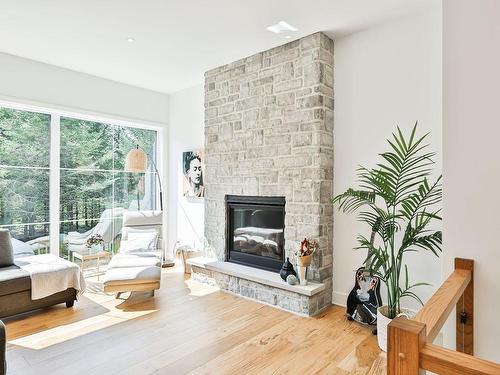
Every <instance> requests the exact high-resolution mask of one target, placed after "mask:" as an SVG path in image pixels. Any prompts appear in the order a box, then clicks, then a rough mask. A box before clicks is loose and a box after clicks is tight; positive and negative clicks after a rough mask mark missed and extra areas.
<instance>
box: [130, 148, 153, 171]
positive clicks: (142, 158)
mask: <svg viewBox="0 0 500 375" xmlns="http://www.w3.org/2000/svg"><path fill="white" fill-rule="evenodd" d="M147 164H148V157H147V155H146V153H145V152H144V151H142V150H141V149H140V148H134V149H132V150H130V151H129V153H128V154H127V157H126V158H125V172H133V173H144V172H146V169H147Z"/></svg>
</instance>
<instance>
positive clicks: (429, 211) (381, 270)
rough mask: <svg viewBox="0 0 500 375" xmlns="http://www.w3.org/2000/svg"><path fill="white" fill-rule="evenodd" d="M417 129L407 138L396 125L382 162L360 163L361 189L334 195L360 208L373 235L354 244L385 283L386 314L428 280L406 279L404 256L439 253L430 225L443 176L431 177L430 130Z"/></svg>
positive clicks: (344, 206) (349, 209)
mask: <svg viewBox="0 0 500 375" xmlns="http://www.w3.org/2000/svg"><path fill="white" fill-rule="evenodd" d="M416 132H417V124H415V126H414V127H413V129H412V131H411V133H410V135H409V136H408V137H405V136H404V135H403V133H402V132H401V130H400V128H399V127H398V128H397V132H395V133H393V134H392V139H389V140H388V143H389V145H390V150H389V151H387V152H384V153H382V154H380V156H381V157H382V159H383V161H382V162H381V163H379V164H377V166H376V168H374V169H367V168H365V167H359V168H358V181H359V188H357V189H353V188H350V189H347V190H346V191H345V192H343V193H341V194H339V195H337V196H335V197H334V198H333V199H332V203H333V204H338V208H339V210H342V211H343V212H345V213H353V212H358V219H359V220H360V221H361V222H363V223H366V224H367V225H368V227H369V232H370V233H371V232H373V233H374V234H375V241H370V239H367V238H366V237H365V236H363V235H358V237H357V240H358V243H359V246H357V247H356V248H355V249H366V250H367V251H368V255H367V258H366V260H365V265H366V267H367V268H368V269H369V272H370V273H371V274H372V275H375V276H378V277H379V278H380V279H381V280H382V281H383V282H384V284H385V285H386V286H387V318H389V319H393V318H395V317H396V316H397V315H398V314H399V313H400V312H401V299H402V298H404V297H410V298H413V299H415V300H417V301H418V302H419V303H421V304H423V303H422V301H421V299H420V298H419V297H418V296H417V294H416V293H415V292H414V288H416V287H418V286H422V285H428V284H427V283H422V282H418V283H414V284H410V281H409V274H408V267H407V265H406V264H405V262H404V257H405V255H406V254H407V253H409V252H418V251H419V250H424V251H430V252H432V253H433V254H435V255H436V256H439V252H440V251H441V243H442V233H441V231H435V230H433V229H431V224H432V223H433V222H434V221H436V220H441V217H440V216H439V214H440V211H441V208H440V205H439V204H440V202H441V200H442V183H441V178H442V176H441V175H440V176H439V177H438V178H437V179H436V180H435V181H434V182H432V183H431V182H429V180H428V177H429V175H430V174H431V171H432V166H433V165H434V164H435V162H434V161H433V157H434V156H435V153H434V152H428V151H427V147H428V146H429V145H428V144H425V143H424V141H425V139H426V137H427V135H428V134H425V135H424V136H422V137H420V138H417V136H416ZM359 209H362V210H361V211H358V210H359ZM379 334H380V332H379Z"/></svg>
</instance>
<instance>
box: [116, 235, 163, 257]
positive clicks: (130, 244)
mask: <svg viewBox="0 0 500 375" xmlns="http://www.w3.org/2000/svg"><path fill="white" fill-rule="evenodd" d="M157 242H158V233H157V232H156V231H155V232H151V231H148V232H129V233H128V236H127V239H126V240H122V242H121V245H120V253H133V252H149V251H155V250H156V243H157Z"/></svg>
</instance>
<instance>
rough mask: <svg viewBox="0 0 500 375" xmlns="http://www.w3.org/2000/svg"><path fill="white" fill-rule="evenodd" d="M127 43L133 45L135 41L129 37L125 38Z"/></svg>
mask: <svg viewBox="0 0 500 375" xmlns="http://www.w3.org/2000/svg"><path fill="white" fill-rule="evenodd" d="M127 42H129V43H134V42H135V39H134V38H132V37H131V36H129V37H128V38H127Z"/></svg>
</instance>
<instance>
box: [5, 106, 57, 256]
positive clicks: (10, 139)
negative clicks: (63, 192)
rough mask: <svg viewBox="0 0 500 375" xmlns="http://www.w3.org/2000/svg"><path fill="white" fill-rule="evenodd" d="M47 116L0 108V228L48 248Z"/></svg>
mask: <svg viewBox="0 0 500 375" xmlns="http://www.w3.org/2000/svg"><path fill="white" fill-rule="evenodd" d="M49 154H50V115H47V114H42V113H34V112H27V111H19V110H14V109H8V108H0V227H3V228H7V229H9V230H10V231H11V233H12V236H13V237H14V238H17V239H19V240H21V241H24V242H30V243H31V241H33V242H32V243H33V244H34V243H35V242H36V243H37V244H38V246H40V247H48V238H49V237H48V236H49V174H50V170H49V164H50V162H49V161H50V157H49Z"/></svg>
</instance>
